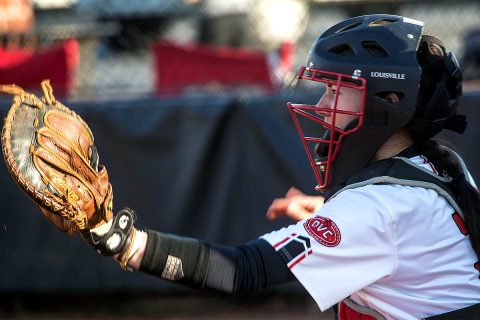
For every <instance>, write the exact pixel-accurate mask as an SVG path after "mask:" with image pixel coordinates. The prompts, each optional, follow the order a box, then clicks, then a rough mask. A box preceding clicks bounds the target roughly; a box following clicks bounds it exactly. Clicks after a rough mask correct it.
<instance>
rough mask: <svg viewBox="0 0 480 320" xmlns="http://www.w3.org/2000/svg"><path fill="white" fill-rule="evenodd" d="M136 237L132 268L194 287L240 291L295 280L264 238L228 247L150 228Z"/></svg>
mask: <svg viewBox="0 0 480 320" xmlns="http://www.w3.org/2000/svg"><path fill="white" fill-rule="evenodd" d="M139 237H140V239H139V240H138V241H139V243H141V244H143V247H142V248H140V249H139V250H137V252H136V253H135V254H134V255H133V256H132V258H131V259H130V261H129V265H130V266H131V267H132V268H135V269H139V270H141V271H143V272H146V273H149V274H153V275H156V276H158V277H160V278H162V279H165V280H169V281H173V282H178V283H182V284H184V285H187V286H190V287H193V288H199V289H209V290H215V291H221V292H225V293H229V294H241V293H246V292H250V291H253V290H257V289H260V288H264V287H267V286H270V285H275V284H279V283H285V282H289V281H292V280H294V276H293V275H292V274H291V272H290V270H289V269H288V268H287V267H286V265H285V264H284V262H283V261H282V260H281V257H280V256H279V255H278V254H277V253H276V252H275V251H274V250H273V248H271V246H270V245H269V244H268V243H267V242H265V241H264V240H255V241H252V242H251V243H249V244H246V245H242V246H238V247H231V246H222V245H215V244H212V245H211V244H208V243H205V242H201V241H199V240H196V239H192V238H186V237H178V236H174V235H169V234H162V233H159V232H155V231H150V230H149V231H147V232H145V233H144V234H140V235H139Z"/></svg>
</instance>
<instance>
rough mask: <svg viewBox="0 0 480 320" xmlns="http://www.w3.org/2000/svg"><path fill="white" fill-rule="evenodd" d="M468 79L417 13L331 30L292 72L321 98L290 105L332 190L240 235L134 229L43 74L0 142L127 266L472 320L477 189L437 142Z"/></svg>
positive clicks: (202, 284)
mask: <svg viewBox="0 0 480 320" xmlns="http://www.w3.org/2000/svg"><path fill="white" fill-rule="evenodd" d="M461 81H462V74H461V71H460V69H459V66H458V62H457V61H456V59H455V56H454V55H453V54H452V53H449V52H447V51H446V49H445V46H444V45H443V43H442V42H441V41H440V40H438V39H437V38H435V37H432V36H428V35H424V34H423V23H422V22H420V21H416V20H413V19H409V18H406V17H401V16H394V15H383V14H378V15H367V16H360V17H354V18H351V19H347V20H345V21H342V22H340V23H338V24H336V25H334V26H333V27H331V28H330V29H328V30H327V31H325V32H324V33H322V34H321V35H320V36H319V37H318V38H317V39H316V40H315V41H314V43H313V45H312V47H311V50H310V53H309V57H308V60H307V63H306V65H305V66H304V67H302V68H301V69H300V71H299V73H298V82H299V85H305V86H307V87H308V88H309V90H312V93H315V92H318V100H317V101H316V102H315V103H313V104H311V105H307V104H295V103H289V104H288V108H289V110H290V112H291V115H292V119H293V121H294V124H295V126H296V128H297V130H298V132H299V135H300V139H301V142H302V143H303V146H304V147H305V150H306V153H307V157H308V159H309V161H310V163H311V166H312V168H313V171H314V174H315V177H316V178H317V180H318V185H317V187H316V189H317V190H319V191H322V192H323V193H322V196H321V197H320V196H319V197H318V198H315V197H313V198H312V197H306V196H304V195H302V194H301V193H299V192H295V190H294V189H292V191H291V194H287V197H285V198H282V199H277V200H275V201H274V202H273V203H272V206H271V208H270V210H269V211H270V212H275V211H276V212H275V213H272V214H271V216H272V217H275V216H278V215H281V214H282V211H283V212H285V211H286V210H290V209H292V208H289V206H288V204H289V203H291V199H297V200H299V201H300V200H305V202H302V205H303V204H304V205H305V208H306V209H307V210H306V211H307V212H308V213H310V214H307V215H302V216H301V217H303V218H304V219H302V220H300V221H298V222H297V223H296V224H293V225H290V226H288V227H285V228H282V229H280V230H277V231H273V232H271V233H268V234H265V235H262V236H260V237H259V238H258V239H255V240H253V241H251V242H249V243H247V244H244V245H241V246H237V247H232V246H224V245H219V244H214V243H206V242H203V241H201V240H197V239H192V238H185V237H179V236H175V235H170V234H165V233H161V232H158V231H154V230H144V231H138V230H137V229H136V228H135V227H134V223H135V219H136V215H135V212H134V211H133V210H132V209H130V208H125V209H122V210H120V211H119V212H118V213H116V214H113V209H112V208H113V200H112V199H113V196H112V195H113V192H112V187H111V184H110V183H109V180H108V175H107V171H106V168H105V167H104V166H101V165H99V156H98V152H97V150H96V148H95V146H94V143H93V134H92V132H91V130H90V129H89V128H88V126H87V124H86V123H85V122H84V121H82V120H81V118H80V117H79V116H78V115H77V114H75V113H74V112H72V111H71V110H69V109H68V108H67V107H65V106H63V105H62V104H61V103H60V102H58V101H57V100H56V99H55V97H54V95H53V92H52V88H51V87H50V86H49V84H48V82H44V83H42V89H43V93H44V97H43V98H38V97H36V96H35V95H32V94H29V93H27V92H25V91H23V90H22V89H20V88H18V87H16V86H2V87H0V90H1V91H4V92H8V93H11V94H13V95H14V96H15V97H14V103H13V105H12V108H11V110H10V112H9V113H8V116H7V118H6V121H5V125H4V129H3V131H2V144H3V148H2V149H3V153H4V157H5V160H6V165H7V167H8V169H9V171H10V173H11V175H12V177H13V179H14V180H15V182H16V183H17V184H18V185H19V186H20V187H21V188H22V190H23V191H25V192H26V193H27V194H28V195H29V196H30V197H31V198H32V199H33V200H34V201H35V203H36V204H37V205H38V206H39V208H40V211H41V212H42V214H43V215H44V217H45V218H47V219H48V220H49V221H50V222H52V223H53V224H54V225H55V226H56V227H57V228H59V229H60V230H62V231H64V232H67V233H69V234H80V235H81V236H82V237H83V238H84V239H85V240H86V241H87V243H89V244H90V245H91V246H92V247H94V248H95V249H96V250H97V251H98V252H100V253H101V254H103V255H111V256H114V258H115V259H117V261H119V263H120V265H121V266H122V268H124V269H126V270H136V269H138V270H140V271H142V272H146V273H149V274H152V275H155V276H158V277H160V278H162V279H165V280H168V281H173V282H178V283H181V284H184V285H188V286H191V287H194V288H200V289H205V290H215V291H220V292H224V293H227V294H244V293H248V292H251V291H254V290H258V289H261V288H265V287H269V286H273V285H276V284H281V283H286V282H290V281H299V282H300V283H301V284H302V285H303V286H304V287H305V289H306V290H307V291H308V292H309V294H310V295H311V296H312V297H313V298H314V299H315V301H316V302H317V304H318V306H319V308H320V309H321V310H326V309H327V308H330V307H332V306H334V305H337V304H338V317H339V319H341V320H357V319H363V320H370V319H389V320H390V319H403V320H411V319H427V318H428V319H478V315H479V314H480V310H479V309H480V277H479V272H480V263H479V256H480V195H479V192H478V190H477V188H476V186H475V183H474V181H473V179H472V177H471V176H470V174H469V172H468V170H467V168H466V166H465V164H464V162H463V160H462V158H461V157H460V156H459V155H458V154H457V153H455V152H454V151H453V150H451V149H449V148H447V147H446V146H444V145H442V144H440V143H438V142H436V141H435V140H432V138H433V137H434V136H435V135H436V134H438V133H439V132H440V131H441V130H444V129H447V130H452V131H455V132H458V133H463V131H464V129H465V126H466V119H465V117H464V116H462V115H458V114H457V106H458V103H459V100H460V98H461V95H462V87H461ZM316 87H318V89H316ZM315 90H318V91H315ZM309 122H313V123H314V124H315V126H316V127H315V128H316V130H315V132H308V127H311V126H308V125H306V124H308V123H309ZM318 131H322V132H321V133H320V134H318ZM293 194H294V195H293ZM292 210H293V209H292ZM284 214H285V213H284Z"/></svg>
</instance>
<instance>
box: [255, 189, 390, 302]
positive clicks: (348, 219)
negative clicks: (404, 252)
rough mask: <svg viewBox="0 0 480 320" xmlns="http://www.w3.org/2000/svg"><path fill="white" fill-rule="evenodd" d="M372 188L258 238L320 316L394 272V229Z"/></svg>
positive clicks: (338, 199)
mask: <svg viewBox="0 0 480 320" xmlns="http://www.w3.org/2000/svg"><path fill="white" fill-rule="evenodd" d="M372 187H373V188H375V186H365V187H361V188H357V189H353V190H346V191H344V192H342V193H341V194H339V195H337V196H336V197H335V198H333V199H331V200H330V201H328V202H327V203H326V204H325V205H324V206H323V207H322V208H321V209H320V210H319V211H318V212H317V213H316V214H315V215H314V216H313V217H312V218H310V219H307V220H303V221H300V222H298V223H297V224H294V225H291V226H289V227H286V228H282V229H280V230H278V231H274V232H271V233H268V234H265V235H263V236H262V237H261V238H263V239H265V240H266V241H267V242H268V243H270V245H271V246H272V247H273V248H274V249H275V250H276V251H277V253H278V254H280V255H281V256H282V258H283V261H284V262H285V263H286V264H287V266H288V268H289V269H290V270H291V271H292V273H293V274H294V275H295V277H296V278H297V279H298V280H299V281H300V283H301V284H302V285H303V286H304V287H305V288H306V290H307V291H308V292H309V294H310V295H311V296H312V297H313V298H314V300H315V301H316V302H317V304H318V306H319V307H320V309H321V310H322V311H324V310H326V309H328V308H329V307H331V306H332V305H334V304H335V303H337V302H339V301H340V300H342V299H343V298H345V297H348V296H349V295H350V294H352V293H354V292H356V291H358V290H360V289H362V288H365V287H366V286H368V285H370V284H372V283H374V282H376V281H379V280H381V279H382V278H386V277H388V276H389V275H391V274H392V272H393V270H394V268H395V257H396V255H395V245H394V231H395V230H394V228H395V226H394V223H393V220H392V218H391V216H390V213H389V211H388V209H387V208H386V207H385V206H384V205H383V204H382V202H381V195H379V194H378V193H375V192H373V191H372V189H373V188H372Z"/></svg>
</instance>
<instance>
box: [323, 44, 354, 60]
mask: <svg viewBox="0 0 480 320" xmlns="http://www.w3.org/2000/svg"><path fill="white" fill-rule="evenodd" d="M328 51H330V52H331V53H334V54H338V55H341V56H345V57H353V56H354V55H355V51H353V49H352V47H350V46H349V45H348V44H346V43H344V44H341V45H339V46H336V47H333V48H331V49H330V50H328Z"/></svg>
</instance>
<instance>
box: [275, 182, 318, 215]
mask: <svg viewBox="0 0 480 320" xmlns="http://www.w3.org/2000/svg"><path fill="white" fill-rule="evenodd" d="M324 201H325V199H324V198H323V197H322V196H308V195H306V194H304V193H303V192H301V191H300V190H298V189H297V188H295V187H291V188H290V189H289V190H288V192H287V193H286V194H285V197H283V198H277V199H275V200H273V202H272V204H271V205H270V207H269V208H268V210H267V219H268V220H275V219H278V218H279V217H288V218H290V219H292V220H293V221H295V222H296V221H300V220H303V219H307V218H310V217H311V216H312V215H313V214H314V213H315V212H317V211H318V210H319V209H320V208H321V207H322V206H323V203H324Z"/></svg>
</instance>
